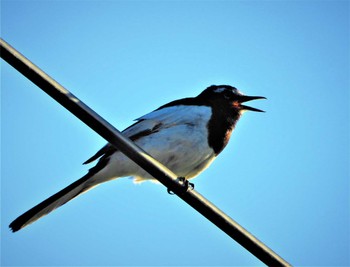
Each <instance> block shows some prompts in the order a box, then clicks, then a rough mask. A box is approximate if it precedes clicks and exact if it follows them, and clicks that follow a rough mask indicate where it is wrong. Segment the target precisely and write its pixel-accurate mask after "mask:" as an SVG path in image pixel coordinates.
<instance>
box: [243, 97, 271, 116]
mask: <svg viewBox="0 0 350 267" xmlns="http://www.w3.org/2000/svg"><path fill="white" fill-rule="evenodd" d="M257 99H266V97H263V96H246V95H242V96H241V97H240V99H239V102H240V103H244V102H248V101H252V100H257ZM240 108H241V110H250V111H256V112H265V111H263V110H261V109H257V108H252V107H249V106H246V105H240Z"/></svg>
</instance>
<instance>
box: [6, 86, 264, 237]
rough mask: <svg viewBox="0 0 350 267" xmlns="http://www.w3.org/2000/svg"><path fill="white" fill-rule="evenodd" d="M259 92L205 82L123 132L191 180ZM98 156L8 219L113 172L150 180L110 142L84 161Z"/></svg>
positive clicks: (43, 207) (30, 215)
mask: <svg viewBox="0 0 350 267" xmlns="http://www.w3.org/2000/svg"><path fill="white" fill-rule="evenodd" d="M262 98H264V97H258V96H253V97H252V96H245V95H243V94H242V93H241V92H239V91H238V90H237V89H236V88H234V87H232V86H228V85H219V86H215V85H213V86H210V87H208V88H207V89H205V90H204V91H203V92H202V93H201V94H199V95H198V96H197V97H192V98H184V99H180V100H175V101H173V102H170V103H168V104H166V105H163V106H161V107H160V108H158V109H156V110H154V111H152V112H151V113H148V114H146V115H144V116H142V117H140V118H138V119H137V120H136V123H134V124H133V125H131V126H130V127H128V128H126V129H125V130H124V131H123V134H124V135H125V136H127V137H129V138H130V139H131V140H132V141H134V142H135V143H136V144H137V145H138V146H140V147H141V148H142V149H144V150H145V151H146V152H147V153H149V154H150V155H151V156H153V157H154V158H155V159H157V160H158V161H160V162H161V163H163V164H164V165H165V166H167V167H168V168H169V169H170V170H172V171H173V172H174V173H175V174H176V175H177V176H178V177H184V178H186V179H191V178H193V177H195V176H197V175H198V174H199V173H201V172H202V171H203V170H205V169H206V168H207V167H208V166H209V165H210V164H211V163H212V161H213V160H214V159H215V158H216V157H217V156H218V154H219V153H220V152H221V151H222V150H223V149H224V147H225V146H226V145H227V143H228V141H229V139H230V136H231V133H232V131H233V129H234V127H235V125H236V123H237V121H238V120H239V118H240V116H241V114H242V113H243V111H246V110H251V111H259V112H261V110H259V109H255V108H252V107H249V106H245V105H242V103H243V102H247V101H250V100H254V99H262ZM97 159H98V162H97V164H96V166H95V167H93V168H91V169H90V170H89V172H88V173H87V174H86V175H85V176H83V177H82V178H80V179H79V180H77V181H75V182H74V183H72V184H71V185H69V186H67V187H66V188H64V189H63V190H61V191H59V192H58V193H56V194H55V195H53V196H51V197H49V198H48V199H46V200H44V201H43V202H41V203H40V204H38V205H37V206H35V207H33V208H32V209H30V210H28V211H27V212H25V213H24V214H22V215H21V216H19V217H18V218H17V219H15V220H14V221H13V222H12V223H11V224H10V228H11V229H12V231H14V232H15V231H18V230H20V229H21V228H23V227H25V226H27V225H28V224H30V223H32V222H34V221H36V220H38V219H39V218H40V217H42V216H44V215H46V214H48V213H50V212H51V211H53V210H54V209H56V208H58V207H59V206H61V205H63V204H65V203H67V202H68V201H70V200H72V199H73V198H75V197H76V196H78V195H80V194H82V193H84V192H86V191H87V190H89V189H91V188H93V187H95V186H97V185H99V184H101V183H103V182H106V181H110V180H113V179H116V178H119V177H130V176H132V177H134V181H135V182H142V181H145V180H152V179H154V178H153V177H152V176H151V175H149V174H148V173H147V172H146V171H144V170H143V169H142V168H140V167H139V166H138V165H136V164H135V163H134V162H132V161H131V160H130V159H129V158H127V157H126V156H125V155H124V154H122V153H121V152H120V151H118V150H117V149H115V148H114V147H113V146H112V145H110V144H107V145H106V146H104V147H103V148H102V149H101V150H99V151H98V152H97V153H96V154H95V155H94V156H92V157H91V158H90V159H88V160H87V161H86V162H85V163H84V164H87V163H91V162H93V161H95V160H97Z"/></svg>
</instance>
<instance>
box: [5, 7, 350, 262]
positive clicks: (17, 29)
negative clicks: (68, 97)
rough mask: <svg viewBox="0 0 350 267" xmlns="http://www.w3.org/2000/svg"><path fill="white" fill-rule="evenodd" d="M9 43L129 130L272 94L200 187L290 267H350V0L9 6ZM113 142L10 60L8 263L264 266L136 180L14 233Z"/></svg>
mask: <svg viewBox="0 0 350 267" xmlns="http://www.w3.org/2000/svg"><path fill="white" fill-rule="evenodd" d="M1 37H2V38H3V39H5V40H6V41H7V42H9V43H10V44H11V45H13V46H14V47H15V48H16V49H18V50H19V51H21V52H22V53H23V54H24V55H25V56H26V57H28V58H29V59H30V60H32V61H33V62H34V63H35V64H37V65H38V66H40V67H41V68H42V69H43V70H44V71H46V72H47V73H48V74H49V75H51V76H52V77H53V78H55V79H56V80H57V81H58V82H60V83H61V84H62V85H63V86H65V87H66V88H68V89H69V90H70V91H71V92H72V93H73V94H75V95H76V96H78V97H79V98H80V99H81V100H82V101H84V102H85V103H86V104H88V105H89V106H90V107H91V108H93V109H94V110H95V111H96V112H98V113H99V114H100V115H101V116H103V117H104V118H105V119H107V120H108V121H109V122H111V123H112V124H113V125H115V126H116V127H117V128H118V129H120V130H122V129H123V128H125V127H127V126H128V125H130V124H131V123H132V120H133V119H135V118H137V117H140V116H142V115H143V114H145V113H147V112H150V111H152V110H153V109H155V108H157V107H159V106H161V105H162V104H164V103H166V102H169V101H171V100H174V99H177V98H182V97H187V96H195V95H197V94H198V93H200V92H201V91H202V90H203V89H204V88H205V87H207V86H209V85H211V84H230V85H233V86H236V87H237V88H239V89H240V90H241V91H243V92H244V93H246V94H250V95H263V96H266V97H267V98H268V100H266V101H257V102H255V103H254V104H252V106H254V107H257V108H261V109H264V110H266V111H267V112H266V113H264V114H260V113H253V112H251V113H248V112H247V113H245V114H244V116H243V117H242V119H241V120H240V121H239V123H238V125H237V128H236V130H235V132H234V133H233V135H232V138H231V141H230V143H229V145H228V147H227V148H226V149H225V150H224V152H223V153H222V154H220V156H219V157H218V159H217V160H216V161H215V162H214V163H213V164H212V165H211V167H210V168H209V169H208V170H206V171H205V172H204V173H202V174H201V175H200V176H199V177H198V178H196V179H195V180H193V181H194V183H195V185H196V189H197V190H198V191H199V192H200V193H202V194H203V195H204V196H206V197H207V198H208V199H209V200H211V201H212V202H213V203H215V204H216V205H217V206H219V207H220V208H221V209H222V210H223V211H225V212H226V213H227V214H228V215H230V216H231V217H232V218H234V219H235V220H236V221H238V222H239V223H240V224H241V225H242V226H244V227H245V228H247V229H248V230H249V231H250V232H252V233H253V234H254V235H255V236H257V237H258V238H259V239H260V240H262V241H263V242H264V243H266V244H267V245H268V246H270V247H271V248H272V249H273V250H275V251H276V252H277V253H279V254H280V255H281V256H282V257H284V258H285V259H286V260H287V261H289V262H290V263H292V264H293V265H296V266H306V265H328V266H345V265H349V264H350V260H349V251H350V248H349V242H350V241H349V236H350V233H349V228H350V221H349V210H350V208H349V190H350V187H349V58H350V57H349V47H350V46H349V2H348V1H2V2H1ZM104 144H105V141H104V140H103V139H102V138H101V137H99V136H98V135H97V134H96V133H94V132H93V131H92V130H90V129H89V128H88V127H87V126H85V125H84V124H83V123H82V122H80V121H79V120H78V119H76V118H75V117H73V116H72V115H71V114H70V113H69V112H68V111H66V110H64V109H63V108H62V107H61V106H60V105H59V104H57V103H56V102H55V101H54V100H52V99H51V98H50V97H48V96H47V95H45V93H43V92H42V91H41V90H40V89H38V88H37V87H36V86H34V85H33V84H32V83H31V82H29V81H28V80H27V79H26V78H24V77H23V76H21V75H20V74H19V73H18V72H17V71H15V70H14V69H13V68H12V67H10V66H9V65H8V64H7V63H5V62H3V61H2V62H1V264H2V265H4V266H6V265H7V266H14V265H16V266H23V265H32V266H50V265H56V266H75V265H79V266H84V265H99V266H103V265H114V266H116V265H151V266H153V265H154V266H160V265H196V266H200V265H232V266H233V265H239V266H242V265H243V266H257V265H260V264H261V263H260V261H258V260H257V259H255V258H254V257H253V256H252V255H251V254H249V253H248V252H246V251H245V250H244V249H243V248H242V247H241V246H240V245H238V244H236V243H235V242H234V241H232V240H231V239H230V238H229V237H227V236H226V235H225V234H223V233H221V232H220V231H219V230H218V229H217V228H216V227H215V226H213V225H212V224H211V223H209V222H207V221H206V220H205V219H204V218H203V217H202V216H200V215H199V214H197V213H196V212H195V211H194V210H192V208H190V207H189V206H187V204H185V203H183V202H182V201H181V200H180V199H178V198H177V197H176V196H170V195H168V194H167V193H166V189H165V188H164V187H163V186H161V185H156V184H152V183H143V184H141V185H134V184H133V183H132V182H131V181H130V180H129V179H119V180H117V181H113V182H110V183H107V184H104V185H101V186H99V187H97V188H96V189H94V190H92V191H89V192H88V193H87V194H84V195H82V196H80V197H79V198H77V199H75V200H74V201H72V202H70V203H68V204H67V205H65V206H64V207H62V208H60V209H58V210H56V211H55V212H53V213H52V214H50V215H48V216H47V217H45V218H42V219H41V220H40V221H37V222H35V223H34V224H32V225H30V226H29V227H27V228H25V229H23V230H21V231H20V232H18V233H15V234H13V233H11V232H10V231H9V229H8V224H9V223H10V222H11V221H12V220H13V219H15V218H16V217H17V216H18V215H20V214H22V213H23V212H25V211H26V210H27V209H29V208H31V207H32V206H34V205H36V204H37V203H39V202H40V201H42V200H43V199H45V198H47V197H49V196H50V195H52V194H53V193H55V192H57V191H58V190H60V189H62V188H63V187H65V186H66V185H68V184H70V183H71V182H73V181H74V180H76V179H78V178H80V177H81V176H83V175H84V174H85V173H86V171H87V169H88V168H89V166H82V165H81V163H82V162H84V161H85V160H86V159H88V158H89V157H90V156H91V155H92V154H94V153H95V152H96V150H98V149H99V148H100V147H101V146H103V145H104Z"/></svg>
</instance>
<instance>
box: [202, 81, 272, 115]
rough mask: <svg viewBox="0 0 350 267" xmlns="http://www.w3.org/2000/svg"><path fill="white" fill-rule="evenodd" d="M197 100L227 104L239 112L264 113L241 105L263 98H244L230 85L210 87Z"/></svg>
mask: <svg viewBox="0 0 350 267" xmlns="http://www.w3.org/2000/svg"><path fill="white" fill-rule="evenodd" d="M198 98H202V99H207V100H208V101H211V102H219V103H220V102H222V103H228V104H229V105H230V106H232V107H233V108H234V109H237V111H239V112H243V111H245V110H251V111H257V112H264V111H263V110H260V109H257V108H252V107H249V106H245V105H242V103H244V102H247V101H251V100H255V99H266V98H265V97H263V96H246V95H243V94H242V93H241V92H240V91H239V90H238V89H237V88H235V87H233V86H230V85H212V86H210V87H208V88H207V89H205V90H204V91H203V92H202V93H200V94H199V95H198Z"/></svg>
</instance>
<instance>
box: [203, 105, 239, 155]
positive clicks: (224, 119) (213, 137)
mask: <svg viewBox="0 0 350 267" xmlns="http://www.w3.org/2000/svg"><path fill="white" fill-rule="evenodd" d="M211 106H212V112H213V114H212V117H211V119H210V121H209V123H208V126H207V127H208V132H209V136H208V144H209V146H210V147H211V148H213V150H214V152H215V154H216V155H218V154H219V153H220V152H221V151H222V150H223V149H224V148H225V146H226V145H227V143H228V141H229V140H230V137H231V133H232V131H233V129H234V127H235V125H236V123H237V121H238V119H239V118H240V113H239V112H238V111H237V110H236V109H234V108H233V107H232V106H229V105H227V103H214V104H212V105H211Z"/></svg>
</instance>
